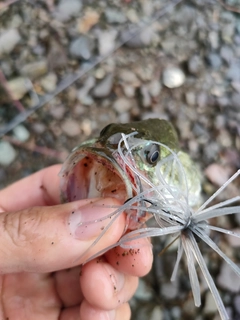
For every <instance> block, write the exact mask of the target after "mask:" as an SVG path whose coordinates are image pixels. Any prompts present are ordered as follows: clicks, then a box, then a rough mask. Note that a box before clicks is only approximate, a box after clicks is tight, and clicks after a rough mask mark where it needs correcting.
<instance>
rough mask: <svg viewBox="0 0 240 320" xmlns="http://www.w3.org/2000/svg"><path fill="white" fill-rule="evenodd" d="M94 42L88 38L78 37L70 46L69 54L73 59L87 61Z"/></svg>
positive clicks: (91, 52)
mask: <svg viewBox="0 0 240 320" xmlns="http://www.w3.org/2000/svg"><path fill="white" fill-rule="evenodd" d="M93 49H94V42H93V40H92V39H91V38H89V37H88V36H80V37H79V38H77V39H75V40H73V41H72V42H71V44H70V49H69V52H70V54H71V55H72V56H73V57H76V58H81V59H84V60H89V59H90V58H91V57H92V54H93Z"/></svg>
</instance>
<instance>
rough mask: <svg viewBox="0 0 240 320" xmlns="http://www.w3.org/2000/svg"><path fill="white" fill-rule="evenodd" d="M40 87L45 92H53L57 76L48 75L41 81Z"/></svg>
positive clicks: (53, 74)
mask: <svg viewBox="0 0 240 320" xmlns="http://www.w3.org/2000/svg"><path fill="white" fill-rule="evenodd" d="M41 85H42V87H43V89H44V90H45V91H47V92H53V91H54V90H55V89H56V86H57V76H56V74H55V73H49V74H48V75H47V76H45V77H44V78H42V79H41Z"/></svg>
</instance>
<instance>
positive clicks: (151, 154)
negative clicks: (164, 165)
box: [144, 143, 160, 165]
mask: <svg viewBox="0 0 240 320" xmlns="http://www.w3.org/2000/svg"><path fill="white" fill-rule="evenodd" d="M144 153H145V155H146V160H147V162H148V163H149V164H151V165H155V164H156V162H157V161H158V159H159V157H160V146H159V145H158V144H155V143H151V144H150V145H148V146H147V147H146V148H145V150H144Z"/></svg>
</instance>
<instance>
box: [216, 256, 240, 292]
mask: <svg viewBox="0 0 240 320" xmlns="http://www.w3.org/2000/svg"><path fill="white" fill-rule="evenodd" d="M217 284H218V285H219V286H221V288H223V289H226V290H229V291H231V292H239V290H240V281H239V276H238V275H237V274H236V273H235V272H234V271H233V270H232V268H230V266H229V265H228V264H227V262H225V261H224V262H223V263H222V265H221V271H220V274H219V275H218V277H217Z"/></svg>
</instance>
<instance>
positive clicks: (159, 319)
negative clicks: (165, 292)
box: [149, 306, 164, 320]
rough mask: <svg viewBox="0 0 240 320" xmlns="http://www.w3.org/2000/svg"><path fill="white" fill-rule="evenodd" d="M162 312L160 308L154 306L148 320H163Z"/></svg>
mask: <svg viewBox="0 0 240 320" xmlns="http://www.w3.org/2000/svg"><path fill="white" fill-rule="evenodd" d="M163 319H164V318H163V312H162V310H161V307H160V306H156V307H154V308H153V310H152V312H151V316H150V318H149V320H163Z"/></svg>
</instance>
